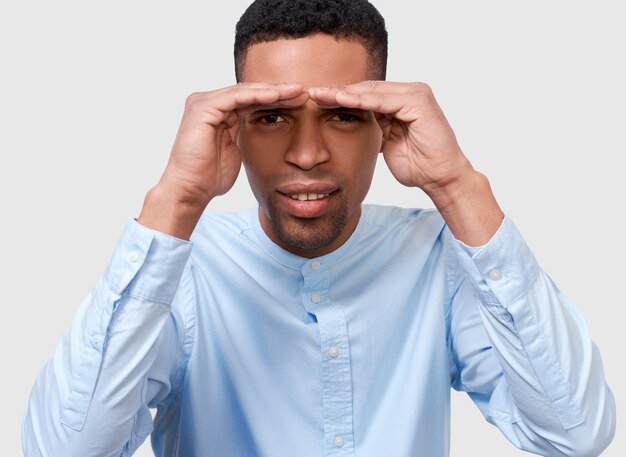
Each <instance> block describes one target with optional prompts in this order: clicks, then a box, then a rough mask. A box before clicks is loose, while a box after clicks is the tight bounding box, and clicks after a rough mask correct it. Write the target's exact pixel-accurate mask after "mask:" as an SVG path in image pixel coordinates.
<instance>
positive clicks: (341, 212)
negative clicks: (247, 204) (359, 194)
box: [266, 199, 348, 250]
mask: <svg viewBox="0 0 626 457" xmlns="http://www.w3.org/2000/svg"><path fill="white" fill-rule="evenodd" d="M266 215H267V217H268V219H269V222H270V225H271V226H272V229H273V231H274V233H275V234H276V236H277V237H278V238H279V239H280V240H281V241H282V242H283V243H284V244H285V245H286V246H288V247H291V248H295V249H307V250H308V249H310V250H313V249H322V248H325V247H327V246H328V245H330V244H331V243H332V242H333V241H335V240H336V239H337V238H338V237H339V236H340V235H341V233H342V231H343V229H344V228H345V226H346V224H347V221H348V213H347V210H346V206H345V204H343V202H342V204H341V205H339V207H337V208H336V209H334V210H333V211H331V212H329V213H327V214H324V215H323V216H320V217H314V218H301V217H295V216H292V215H290V214H288V213H285V212H284V211H281V210H280V209H279V208H278V206H277V205H276V204H275V203H274V202H273V201H271V199H270V200H269V201H268V202H267V211H266Z"/></svg>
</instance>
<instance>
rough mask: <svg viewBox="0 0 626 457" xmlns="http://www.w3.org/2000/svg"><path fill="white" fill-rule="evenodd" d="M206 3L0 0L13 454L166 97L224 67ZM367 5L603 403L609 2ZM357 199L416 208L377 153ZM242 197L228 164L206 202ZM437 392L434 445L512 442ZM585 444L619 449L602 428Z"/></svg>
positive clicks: (617, 228) (624, 375)
mask: <svg viewBox="0 0 626 457" xmlns="http://www.w3.org/2000/svg"><path fill="white" fill-rule="evenodd" d="M216 3H217V2H209V1H204V2H198V1H188V2H177V3H175V2H168V6H165V2H161V3H159V4H155V2H148V1H145V0H143V1H133V2H122V1H119V0H112V1H109V2H100V3H92V2H79V1H67V0H59V1H56V2H45V1H42V0H39V1H22V2H19V3H18V2H13V4H12V5H11V6H8V5H5V4H3V5H2V6H1V7H0V49H1V52H0V59H1V60H0V62H1V63H0V65H1V67H2V70H1V71H0V122H1V123H0V203H1V206H0V208H1V209H2V218H1V220H2V223H1V224H0V235H1V238H0V240H2V248H1V250H0V269H1V271H0V273H1V274H0V278H1V279H0V287H1V289H0V290H1V292H2V296H1V297H2V315H3V319H2V323H3V330H2V331H1V332H0V351H1V359H0V360H2V364H3V370H2V372H3V376H2V377H1V381H0V382H1V388H2V392H3V394H4V401H3V406H4V410H5V413H4V414H3V423H4V424H5V426H4V427H3V428H4V430H5V431H8V438H9V439H8V440H7V439H5V440H3V441H4V446H3V449H4V450H3V455H19V454H20V444H19V436H20V430H19V427H20V422H21V418H22V413H23V411H24V409H25V407H26V402H27V399H28V393H29V391H30V388H31V385H32V383H33V382H34V379H35V376H36V374H37V372H38V370H39V369H40V367H41V366H42V365H43V364H44V362H45V361H46V360H47V359H48V358H49V357H50V356H51V354H52V349H53V347H54V345H55V344H56V342H57V341H58V340H59V338H60V337H61V335H62V333H63V332H64V331H65V329H66V328H67V327H68V326H69V324H70V322H71V319H72V316H73V314H74V312H75V311H76V309H77V307H78V305H79V303H80V301H81V300H82V298H83V297H84V296H85V295H86V294H87V293H88V291H89V289H90V288H91V287H93V286H94V285H95V283H96V281H97V279H98V278H99V277H100V275H101V274H102V272H103V271H104V267H105V265H106V262H107V261H108V259H109V256H110V254H111V253H112V249H113V247H114V245H115V242H116V240H117V238H118V237H119V235H120V234H121V232H122V229H123V227H124V226H125V224H126V222H127V221H128V220H129V219H130V218H131V217H136V216H137V215H138V213H139V210H140V208H141V205H142V202H143V197H144V195H145V193H146V191H147V190H148V189H149V188H150V187H151V186H152V185H154V183H155V182H156V181H157V179H158V178H159V176H160V173H161V170H162V169H163V167H164V165H165V163H166V160H167V157H168V155H169V150H170V147H171V144H172V141H173V139H174V136H175V133H176V130H177V128H178V123H179V120H180V116H181V113H182V107H183V103H184V100H185V97H186V96H187V95H188V94H189V93H191V92H194V91H204V90H210V89H214V88H218V87H221V86H225V85H230V84H232V83H233V82H234V77H233V65H232V57H231V56H232V42H233V38H234V25H235V23H236V21H237V19H238V17H239V16H240V14H241V13H242V12H243V10H244V9H245V7H246V6H247V4H248V2H247V1H242V0H230V1H228V2H219V9H217V8H216V7H215V5H216ZM373 3H374V4H375V5H376V6H377V7H378V8H379V9H380V11H381V12H382V13H383V15H384V16H385V17H386V20H387V25H388V30H389V33H390V61H389V71H388V79H390V80H397V81H423V82H427V83H428V84H429V85H431V87H432V88H433V89H434V91H435V95H436V97H437V99H438V101H439V103H440V105H441V106H442V108H443V110H444V112H445V113H446V115H447V117H448V120H449V121H450V123H451V124H452V126H453V128H454V130H455V132H456V134H457V137H458V139H459V142H460V144H461V146H462V148H463V149H464V151H465V153H466V155H467V156H468V157H469V158H470V160H471V161H472V163H473V164H474V166H475V168H477V169H479V170H480V171H482V172H483V173H485V174H486V175H487V176H488V177H489V178H490V182H491V185H492V188H493V190H494V192H495V194H496V197H497V198H498V201H499V202H500V205H501V207H502V208H503V210H504V211H505V212H506V213H507V214H508V215H509V216H510V217H511V218H512V219H513V220H514V221H515V223H516V225H517V226H518V228H519V229H520V231H521V232H522V234H523V235H524V237H525V239H526V241H527V242H528V244H529V245H530V247H531V249H532V250H533V252H534V253H535V256H536V257H537V259H538V260H539V262H540V264H541V266H542V267H543V268H544V270H546V271H547V272H548V273H549V274H550V275H551V277H552V278H553V279H554V280H555V281H556V282H557V284H558V285H559V286H560V288H561V289H562V290H563V291H564V292H565V293H566V295H567V296H568V297H569V298H570V299H571V300H572V301H573V302H574V303H575V304H576V305H577V306H578V308H579V309H580V310H581V311H582V312H583V314H584V316H585V317H586V319H587V323H588V326H589V329H590V331H591V334H592V337H593V339H594V340H595V342H596V343H597V344H598V345H599V347H600V350H601V352H602V355H603V360H604V364H605V369H606V374H607V378H608V381H609V384H610V385H611V387H612V388H613V390H614V392H615V395H616V397H617V401H618V410H619V412H620V413H621V412H623V411H624V409H625V407H626V404H625V403H624V395H625V392H626V391H625V390H624V386H625V385H626V371H625V370H624V368H623V361H624V356H623V350H622V349H621V347H623V344H622V342H621V340H619V338H620V337H621V335H623V334H624V331H623V329H622V326H623V318H624V317H625V315H626V313H625V312H624V306H625V303H624V301H625V300H624V298H623V295H622V296H621V297H620V293H621V289H622V287H623V284H624V283H622V281H623V280H624V273H625V270H626V269H625V267H624V260H623V259H625V258H626V248H625V247H624V233H626V217H625V216H624V207H625V205H624V202H623V200H624V196H626V192H624V180H623V174H624V170H625V167H626V160H625V159H624V156H625V155H626V139H625V137H624V126H625V124H626V115H625V112H626V89H625V88H624V82H625V81H626V71H625V69H624V57H623V56H624V44H625V43H626V28H624V26H623V18H624V14H623V11H622V6H621V4H620V3H621V2H617V1H609V0H597V1H595V2H577V1H556V0H553V1H550V2H546V1H538V0H531V1H525V2H516V3H513V2H502V1H495V0H491V1H473V2H461V1H459V2H450V1H437V2H434V1H431V2H410V3H409V2H405V1H399V0H393V1H392V0H385V1H384V2H383V1H382V0H376V1H374V2H373ZM366 201H367V202H376V203H385V204H395V205H399V206H426V207H431V206H432V203H431V202H430V201H429V200H428V198H427V197H425V195H424V194H423V193H422V192H421V191H419V190H417V189H408V188H403V187H402V186H401V185H400V184H398V183H396V182H395V181H394V179H393V177H392V176H391V174H390V173H389V172H388V170H387V169H386V166H385V164H384V162H383V161H382V160H381V161H380V163H379V167H378V170H377V174H376V177H375V180H374V184H373V187H372V190H371V193H370V195H369V196H368V198H367V200H366ZM252 203H253V197H252V195H251V193H250V191H249V189H248V187H247V182H246V180H245V175H244V173H243V172H242V173H241V175H240V178H239V180H238V182H237V184H236V185H235V188H234V189H233V190H232V191H231V193H230V194H228V196H226V197H221V198H220V199H218V200H216V201H214V202H212V203H211V206H210V208H209V209H215V210H234V209H239V208H243V207H246V206H249V205H251V204H252ZM620 353H621V354H622V355H620ZM453 398H454V403H453V422H452V455H453V456H464V455H482V456H515V455H522V453H521V452H519V451H517V450H515V449H514V448H513V447H512V446H511V445H510V444H509V443H508V442H506V440H505V439H504V438H503V437H502V436H501V435H500V434H499V432H498V431H497V430H496V429H495V428H494V427H492V426H491V425H489V424H487V423H486V422H485V421H484V420H483V419H482V416H481V415H480V413H479V412H478V410H477V409H476V408H475V407H474V406H473V404H472V403H471V401H470V400H469V398H467V397H466V396H465V395H464V394H457V393H455V394H453ZM618 414H619V413H618ZM4 436H7V435H4ZM138 455H140V456H149V455H152V454H151V452H150V450H149V448H148V446H147V445H144V446H143V447H142V449H141V451H139V453H138ZM604 455H606V456H613V457H617V456H623V455H626V440H625V439H624V438H623V436H622V434H621V433H620V429H619V428H618V431H617V435H616V438H615V440H614V442H613V444H612V445H611V446H610V447H609V449H608V450H607V451H606V453H605V454H604Z"/></svg>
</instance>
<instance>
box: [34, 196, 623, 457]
mask: <svg viewBox="0 0 626 457" xmlns="http://www.w3.org/2000/svg"><path fill="white" fill-rule="evenodd" d="M257 210H258V208H257V207H253V208H249V209H247V210H243V211H240V212H237V213H232V214H231V213H217V212H206V213H205V214H204V215H203V217H202V218H201V220H200V222H199V223H198V226H197V227H196V229H195V231H194V233H193V235H192V237H191V240H190V241H185V240H180V239H177V238H174V237H171V236H168V235H166V234H163V233H159V232H157V231H154V230H151V229H148V228H146V227H143V226H141V225H140V224H139V223H138V222H137V221H136V220H134V219H133V220H131V221H129V222H128V225H127V226H126V228H125V230H124V231H123V233H122V236H121V238H120V239H119V242H118V244H117V246H116V248H115V251H114V253H113V256H112V258H111V260H110V262H109V264H108V266H107V268H106V271H105V273H104V275H103V277H102V278H101V279H100V281H99V282H98V284H97V285H96V287H95V288H94V289H93V290H92V291H91V292H90V293H89V295H88V296H87V297H85V299H84V300H83V302H82V304H81V306H80V309H79V311H78V313H77V314H76V317H75V319H74V321H73V324H72V326H71V329H70V330H69V331H68V332H67V333H66V334H65V335H64V337H63V339H62V341H61V342H60V343H59V344H58V346H57V347H56V349H55V351H54V355H53V357H52V358H51V360H49V361H48V363H47V364H46V365H45V366H44V367H43V369H42V371H41V372H40V374H39V376H38V378H37V380H36V383H35V386H34V387H33V390H32V394H31V397H30V403H29V407H28V410H27V412H26V415H25V417H24V421H23V430H22V438H23V448H24V452H25V455H26V456H28V457H34V456H54V457H60V456H62V457H73V456H76V457H88V456H98V457H101V456H116V457H118V456H128V455H131V454H132V453H133V452H134V451H135V449H137V447H139V445H140V444H141V442H142V441H144V439H145V438H146V437H147V436H148V434H150V433H152V445H153V448H154V451H155V454H156V455H157V456H181V457H196V456H197V457H210V456H220V457H235V456H237V457H239V456H245V457H253V456H263V457H265V456H267V457H296V456H297V457H313V456H337V457H339V456H351V457H357V456H358V457H381V456H392V457H408V456H419V457H443V456H447V455H448V454H449V430H450V426H449V423H450V422H449V421H450V417H449V416H450V387H452V388H454V389H457V390H462V391H466V392H468V394H469V395H470V397H471V398H472V400H473V401H474V402H475V403H476V405H477V406H478V408H480V411H481V412H482V413H483V415H484V416H485V418H486V419H487V420H488V421H489V422H491V423H492V424H494V425H495V426H496V427H498V428H499V429H500V431H501V432H502V433H503V434H504V435H505V436H506V437H507V438H508V439H509V440H510V441H511V442H512V443H513V444H514V445H515V446H517V447H519V448H521V449H525V450H528V451H531V452H535V453H538V454H542V455H550V456H561V455H567V456H591V455H597V454H598V453H599V452H601V451H602V450H603V449H604V448H605V447H606V446H607V445H608V443H609V442H610V441H611V439H612V437H613V434H614V430H615V402H614V398H613V395H612V393H611V390H610V389H609V387H608V386H607V384H606V382H605V378H604V373H603V368H602V363H601V360H600V354H599V352H598V349H597V347H596V346H595V344H594V343H593V342H592V341H591V340H590V338H589V335H588V331H587V329H586V326H585V323H584V321H583V319H582V317H581V316H580V314H579V313H578V312H577V311H576V309H575V308H574V306H573V305H572V303H571V302H570V301H569V300H568V299H567V298H566V297H565V296H564V295H563V293H562V292H561V291H560V290H559V288H558V287H557V286H556V284H554V282H553V281H552V279H551V278H550V277H549V276H548V274H547V273H546V272H544V271H543V270H542V269H541V268H540V267H539V266H538V264H537V261H536V259H535V258H534V256H533V254H532V253H531V251H530V250H529V247H528V246H527V244H526V243H525V241H524V239H523V238H522V236H521V235H520V233H519V232H518V230H517V228H516V227H515V225H514V224H513V222H512V220H511V219H510V218H509V217H508V216H505V218H504V220H503V222H502V224H501V226H500V227H499V229H498V231H497V232H496V233H495V235H494V236H493V237H492V238H491V240H489V242H488V243H487V244H486V245H484V246H481V247H477V248H476V247H475V248H470V247H469V246H466V245H464V244H463V243H462V242H460V241H459V240H457V239H455V238H454V236H453V235H452V233H451V232H450V230H449V228H448V227H447V225H446V224H445V222H444V220H443V218H442V217H441V215H440V213H439V212H438V211H436V210H435V209H424V210H422V209H402V208H397V207H387V206H378V205H363V206H362V210H363V212H362V215H361V217H360V220H359V223H358V225H357V227H356V229H355V231H354V232H353V233H352V235H351V236H350V238H349V240H348V241H347V242H346V243H345V244H343V245H342V246H341V247H340V248H338V249H337V250H335V251H333V252H331V253H329V254H327V255H324V256H322V257H318V258H314V259H307V258H303V257H299V256H296V255H294V254H291V253H289V252H288V251H285V250H283V249H282V248H280V247H279V246H278V245H276V244H274V243H273V242H272V241H271V240H270V239H269V238H268V237H267V235H266V234H265V232H264V231H263V229H262V228H261V226H260V223H259V219H258V213H257ZM572 260H573V261H575V259H572ZM149 408H157V414H156V418H155V420H154V423H153V421H152V417H151V414H150V410H149Z"/></svg>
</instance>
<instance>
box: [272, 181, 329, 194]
mask: <svg viewBox="0 0 626 457" xmlns="http://www.w3.org/2000/svg"><path fill="white" fill-rule="evenodd" d="M337 189H339V188H338V187H337V186H336V185H335V184H333V183H328V182H309V183H303V182H292V183H288V184H283V185H282V186H280V187H278V188H277V189H276V190H277V191H278V192H280V193H281V194H285V195H296V194H330V193H333V192H335V191H336V190H337Z"/></svg>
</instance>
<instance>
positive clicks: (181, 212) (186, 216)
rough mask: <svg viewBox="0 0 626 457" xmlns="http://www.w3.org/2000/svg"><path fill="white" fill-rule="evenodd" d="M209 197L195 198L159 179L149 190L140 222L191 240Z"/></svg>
mask: <svg viewBox="0 0 626 457" xmlns="http://www.w3.org/2000/svg"><path fill="white" fill-rule="evenodd" d="M209 201H210V200H208V201H205V200H200V199H196V198H192V197H190V196H189V195H186V194H185V193H183V192H180V190H179V189H177V188H176V187H173V186H170V185H168V184H167V183H166V182H164V181H160V182H159V183H158V184H157V185H156V186H155V187H153V188H152V189H150V190H149V191H148V193H147V194H146V197H145V199H144V204H143V207H142V209H141V213H140V215H139V217H138V218H137V222H138V223H140V224H141V225H143V226H144V227H147V228H150V229H153V230H157V231H159V232H162V233H166V234H168V235H170V236H173V237H176V238H179V239H183V240H189V238H190V237H191V234H192V233H193V230H194V229H195V227H196V225H197V223H198V221H199V220H200V217H201V216H202V213H203V212H204V210H205V208H206V206H207V205H208V203H209Z"/></svg>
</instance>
